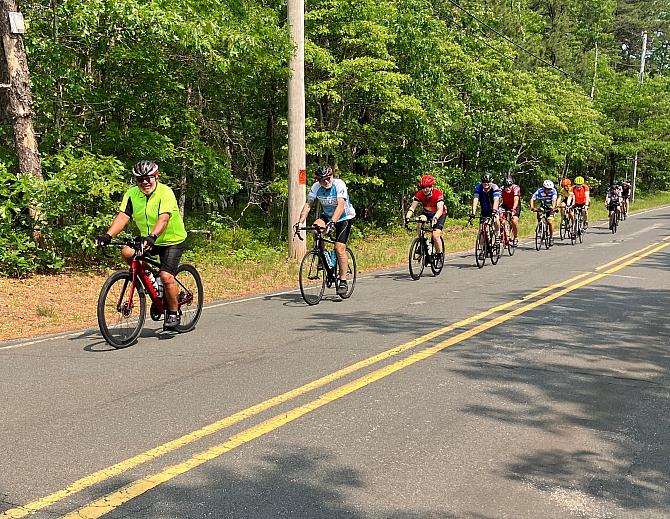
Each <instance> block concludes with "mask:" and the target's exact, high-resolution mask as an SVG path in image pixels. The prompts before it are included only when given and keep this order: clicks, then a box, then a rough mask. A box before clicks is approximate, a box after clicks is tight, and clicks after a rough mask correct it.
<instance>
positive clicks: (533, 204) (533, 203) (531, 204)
mask: <svg viewBox="0 0 670 519" xmlns="http://www.w3.org/2000/svg"><path fill="white" fill-rule="evenodd" d="M530 210H531V211H535V197H534V196H531V197H530Z"/></svg>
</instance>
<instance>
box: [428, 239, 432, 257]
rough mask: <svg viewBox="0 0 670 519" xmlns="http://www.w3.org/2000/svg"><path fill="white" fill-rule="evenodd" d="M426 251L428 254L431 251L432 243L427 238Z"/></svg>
mask: <svg viewBox="0 0 670 519" xmlns="http://www.w3.org/2000/svg"><path fill="white" fill-rule="evenodd" d="M426 252H427V253H428V255H429V256H430V255H431V254H432V253H433V244H432V243H431V242H430V241H428V240H426Z"/></svg>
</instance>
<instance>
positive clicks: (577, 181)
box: [575, 177, 584, 186]
mask: <svg viewBox="0 0 670 519" xmlns="http://www.w3.org/2000/svg"><path fill="white" fill-rule="evenodd" d="M583 183H584V177H575V185H576V186H581V185H582V184H583Z"/></svg>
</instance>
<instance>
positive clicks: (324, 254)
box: [293, 224, 356, 305]
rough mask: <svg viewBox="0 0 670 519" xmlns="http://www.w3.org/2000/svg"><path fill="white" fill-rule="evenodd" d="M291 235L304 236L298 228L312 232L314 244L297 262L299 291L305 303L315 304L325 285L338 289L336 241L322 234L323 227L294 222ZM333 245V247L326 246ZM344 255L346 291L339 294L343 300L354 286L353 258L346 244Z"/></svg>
mask: <svg viewBox="0 0 670 519" xmlns="http://www.w3.org/2000/svg"><path fill="white" fill-rule="evenodd" d="M293 229H294V234H295V235H296V236H297V237H298V238H299V239H301V240H302V239H303V237H302V235H301V233H300V232H301V231H311V232H314V247H312V250H309V251H307V253H306V254H305V256H304V257H303V258H302V261H301V262H300V293H301V294H302V298H303V299H304V300H305V303H307V304H308V305H318V304H319V302H320V301H321V299H322V298H323V293H324V291H325V289H326V287H328V288H331V287H335V288H337V283H338V281H339V277H338V268H339V262H338V261H337V257H336V254H335V249H334V246H335V242H334V241H333V240H331V239H328V238H326V237H325V236H324V233H325V230H326V228H325V227H321V226H319V225H316V224H315V225H312V226H310V227H300V226H299V225H298V224H296V225H295V226H294V227H293ZM329 245H330V246H332V247H329ZM346 254H347V292H346V293H345V294H340V297H341V298H342V299H347V298H349V297H351V294H353V292H354V287H355V286H356V258H355V257H354V253H353V252H352V251H351V249H350V248H349V247H347V249H346Z"/></svg>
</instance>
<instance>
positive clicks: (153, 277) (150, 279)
mask: <svg viewBox="0 0 670 519" xmlns="http://www.w3.org/2000/svg"><path fill="white" fill-rule="evenodd" d="M144 272H145V273H146V275H147V276H148V277H149V281H151V284H152V285H153V286H154V289H155V290H156V291H158V282H157V281H156V277H155V276H154V273H153V272H151V271H150V270H149V269H146V270H145V271H144Z"/></svg>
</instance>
